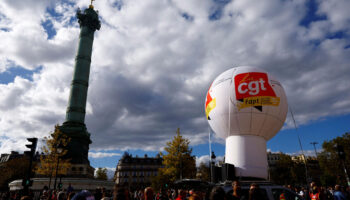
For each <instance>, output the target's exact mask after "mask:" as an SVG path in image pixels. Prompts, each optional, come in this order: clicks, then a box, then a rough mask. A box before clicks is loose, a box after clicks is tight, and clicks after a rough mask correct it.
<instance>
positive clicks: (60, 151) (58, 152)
mask: <svg viewBox="0 0 350 200" xmlns="http://www.w3.org/2000/svg"><path fill="white" fill-rule="evenodd" d="M62 151H63V148H62V147H61V143H59V145H58V146H57V148H56V155H57V165H56V175H55V183H54V185H53V189H54V190H56V183H57V172H58V166H59V164H60V156H59V154H61V153H62Z"/></svg>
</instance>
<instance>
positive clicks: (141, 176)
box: [114, 153, 163, 190]
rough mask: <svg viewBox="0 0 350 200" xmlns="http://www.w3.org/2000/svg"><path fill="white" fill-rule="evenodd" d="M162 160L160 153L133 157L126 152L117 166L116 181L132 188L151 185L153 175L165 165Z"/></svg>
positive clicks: (120, 184) (142, 187)
mask: <svg viewBox="0 0 350 200" xmlns="http://www.w3.org/2000/svg"><path fill="white" fill-rule="evenodd" d="M162 162H163V159H162V158H161V157H160V155H157V156H156V157H148V156H147V154H146V155H145V156H144V157H137V156H136V157H133V156H132V155H131V154H128V153H124V155H123V156H122V158H121V159H120V160H119V162H118V165H117V167H116V171H115V174H114V180H115V183H116V184H117V185H118V186H125V187H128V188H129V189H130V190H135V189H144V188H145V187H147V186H150V185H151V181H152V177H154V176H157V175H158V169H159V168H162V167H163V165H162Z"/></svg>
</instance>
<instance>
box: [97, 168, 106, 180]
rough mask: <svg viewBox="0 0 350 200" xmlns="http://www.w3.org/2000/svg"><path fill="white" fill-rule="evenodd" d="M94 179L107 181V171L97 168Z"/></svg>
mask: <svg viewBox="0 0 350 200" xmlns="http://www.w3.org/2000/svg"><path fill="white" fill-rule="evenodd" d="M95 178H96V179H100V180H107V179H108V177H107V169H106V168H101V167H99V168H98V169H97V170H96V175H95Z"/></svg>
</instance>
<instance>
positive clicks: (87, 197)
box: [72, 190, 95, 200]
mask: <svg viewBox="0 0 350 200" xmlns="http://www.w3.org/2000/svg"><path fill="white" fill-rule="evenodd" d="M72 200H95V197H94V195H93V194H91V192H89V191H88V190H82V191H81V192H79V193H76V194H75V195H74V197H73V198H72Z"/></svg>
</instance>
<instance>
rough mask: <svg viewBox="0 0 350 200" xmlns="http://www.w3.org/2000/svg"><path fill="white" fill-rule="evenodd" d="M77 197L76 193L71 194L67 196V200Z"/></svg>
mask: <svg viewBox="0 0 350 200" xmlns="http://www.w3.org/2000/svg"><path fill="white" fill-rule="evenodd" d="M74 195H75V192H70V193H69V194H68V196H67V200H72V199H73V197H74Z"/></svg>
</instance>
